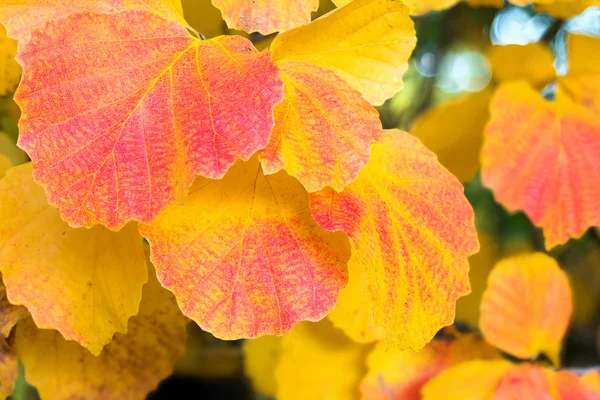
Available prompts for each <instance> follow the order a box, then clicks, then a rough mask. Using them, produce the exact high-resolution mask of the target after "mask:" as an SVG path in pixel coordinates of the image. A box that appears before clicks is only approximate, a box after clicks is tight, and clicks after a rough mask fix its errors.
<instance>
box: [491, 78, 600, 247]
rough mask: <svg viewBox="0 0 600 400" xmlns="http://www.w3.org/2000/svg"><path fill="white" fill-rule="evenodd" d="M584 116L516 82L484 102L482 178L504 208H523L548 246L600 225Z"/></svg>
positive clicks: (598, 136)
mask: <svg viewBox="0 0 600 400" xmlns="http://www.w3.org/2000/svg"><path fill="white" fill-rule="evenodd" d="M558 99H559V98H558V97H557V100H558ZM585 111H586V110H584V109H583V108H582V107H578V106H576V105H575V104H573V103H571V102H569V101H566V100H564V101H560V102H559V101H557V102H556V103H553V102H550V101H547V100H545V99H543V98H542V97H541V95H540V94H539V93H538V92H536V91H535V90H534V89H533V88H531V87H530V86H529V85H527V84H526V83H524V82H520V81H518V82H510V83H505V84H503V85H502V86H500V87H499V88H498V89H497V90H496V93H495V95H494V97H493V99H492V103H491V119H490V122H489V124H488V126H487V128H486V132H485V138H484V145H483V148H482V152H481V163H482V180H483V182H484V183H485V184H486V185H487V186H489V187H490V188H492V190H493V191H494V195H495V196H496V199H498V200H499V201H500V202H501V203H502V204H503V205H504V206H505V207H507V208H508V209H509V210H510V211H517V210H523V211H525V213H527V215H528V216H529V217H530V218H531V220H532V221H533V222H534V223H535V224H536V225H539V226H541V227H542V228H543V229H544V235H545V237H546V246H547V247H548V248H552V247H554V246H555V245H557V244H561V243H564V242H566V241H567V240H568V239H569V238H571V237H578V236H580V235H582V234H583V232H584V231H585V230H586V229H587V228H588V227H590V226H594V225H600V203H599V202H598V198H600V186H598V185H597V184H596V183H597V182H598V180H600V158H598V157H597V155H598V154H600V119H598V118H594V117H592V116H591V115H590V113H589V112H585Z"/></svg>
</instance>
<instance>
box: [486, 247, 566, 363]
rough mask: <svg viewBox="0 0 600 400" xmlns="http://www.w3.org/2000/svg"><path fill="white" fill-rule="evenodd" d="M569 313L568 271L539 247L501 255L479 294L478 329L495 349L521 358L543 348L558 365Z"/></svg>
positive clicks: (533, 356)
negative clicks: (502, 257)
mask: <svg viewBox="0 0 600 400" xmlns="http://www.w3.org/2000/svg"><path fill="white" fill-rule="evenodd" d="M571 313H572V300H571V288H570V286H569V280H568V278H567V275H566V274H565V273H564V272H563V271H562V270H561V269H560V267H559V266H558V264H557V263H556V261H554V259H553V258H551V257H549V256H547V255H545V254H543V253H532V254H523V255H518V256H513V257H510V258H507V259H504V260H502V261H500V262H499V263H498V264H496V266H495V267H494V269H493V270H492V273H491V274H490V276H489V279H488V287H487V289H486V291H485V293H484V295H483V298H482V300H481V320H480V323H479V326H480V329H481V332H482V333H483V335H484V336H485V338H486V339H487V340H488V342H490V343H491V344H493V345H494V346H496V347H498V348H499V349H501V350H503V351H505V352H507V353H510V354H512V355H513V356H515V357H518V358H522V359H529V358H535V357H536V356H537V355H538V354H539V353H545V354H546V355H547V356H548V357H549V358H550V359H551V360H552V362H553V363H554V365H560V349H561V342H562V339H563V336H564V334H565V332H566V330H567V327H568V325H569V319H570V317H571Z"/></svg>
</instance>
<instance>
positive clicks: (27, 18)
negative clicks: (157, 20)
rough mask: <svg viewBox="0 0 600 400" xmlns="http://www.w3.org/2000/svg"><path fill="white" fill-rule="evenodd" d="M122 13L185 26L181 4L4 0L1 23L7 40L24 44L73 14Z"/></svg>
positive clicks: (159, 0) (120, 0) (161, 0)
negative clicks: (38, 31) (144, 14)
mask: <svg viewBox="0 0 600 400" xmlns="http://www.w3.org/2000/svg"><path fill="white" fill-rule="evenodd" d="M123 10H138V11H146V12H152V13H155V14H157V15H159V16H161V17H164V18H167V19H171V20H173V21H177V22H180V23H182V24H183V25H186V22H185V20H184V19H183V10H182V7H181V2H180V0H60V1H56V0H3V1H2V4H0V21H2V24H4V25H5V26H6V28H7V30H8V33H9V36H10V37H12V38H15V39H18V40H23V39H28V38H29V36H30V34H31V32H32V31H33V30H34V29H36V28H39V27H41V26H42V25H43V24H44V23H46V22H48V21H54V20H57V19H59V18H63V17H65V16H67V15H69V14H72V13H77V12H84V11H85V12H88V13H89V12H102V13H110V12H118V11H123Z"/></svg>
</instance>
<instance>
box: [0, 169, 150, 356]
mask: <svg viewBox="0 0 600 400" xmlns="http://www.w3.org/2000/svg"><path fill="white" fill-rule="evenodd" d="M146 268H147V267H146V260H145V258H144V252H143V248H142V237H141V236H140V234H139V233H138V231H137V228H136V226H135V225H134V224H130V225H127V226H126V227H125V228H123V229H122V230H121V231H119V232H112V231H109V230H108V229H106V228H104V227H102V226H96V227H94V228H92V229H84V228H82V229H74V228H71V227H69V226H68V225H67V224H66V223H65V222H64V221H62V220H61V219H60V216H59V215H58V212H57V210H56V209H55V208H52V207H50V206H49V205H48V203H47V201H46V196H45V195H44V190H43V189H42V188H41V187H40V186H39V185H37V184H36V183H35V182H34V181H33V178H32V175H31V163H28V164H25V165H22V166H19V167H15V168H12V169H10V170H9V171H8V173H7V175H6V176H5V177H4V178H3V179H2V181H0V270H1V271H2V277H3V280H4V283H5V284H6V288H7V292H8V298H9V300H10V301H11V302H12V303H14V304H22V305H25V306H26V307H27V309H28V310H29V312H30V313H31V315H32V316H33V319H34V320H35V322H36V324H37V325H38V326H39V327H41V328H54V329H57V330H58V331H60V332H61V333H62V334H63V335H64V336H65V337H66V338H67V339H70V340H76V341H78V342H79V343H80V344H81V345H82V346H85V347H87V348H89V349H90V351H91V352H92V353H94V354H99V353H100V351H101V350H102V348H103V346H104V345H105V344H107V343H108V342H110V341H111V339H112V337H113V335H114V333H115V332H125V331H126V330H127V320H128V319H129V317H131V316H133V315H135V314H136V313H137V312H138V306H139V303H140V299H141V296H142V286H143V285H144V283H146V281H147V279H148V275H147V271H146Z"/></svg>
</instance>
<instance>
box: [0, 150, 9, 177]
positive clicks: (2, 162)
mask: <svg viewBox="0 0 600 400" xmlns="http://www.w3.org/2000/svg"><path fill="white" fill-rule="evenodd" d="M10 167H12V163H11V162H10V160H9V159H8V157H6V156H5V155H4V154H0V178H3V177H4V175H6V171H8V170H9V168H10Z"/></svg>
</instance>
